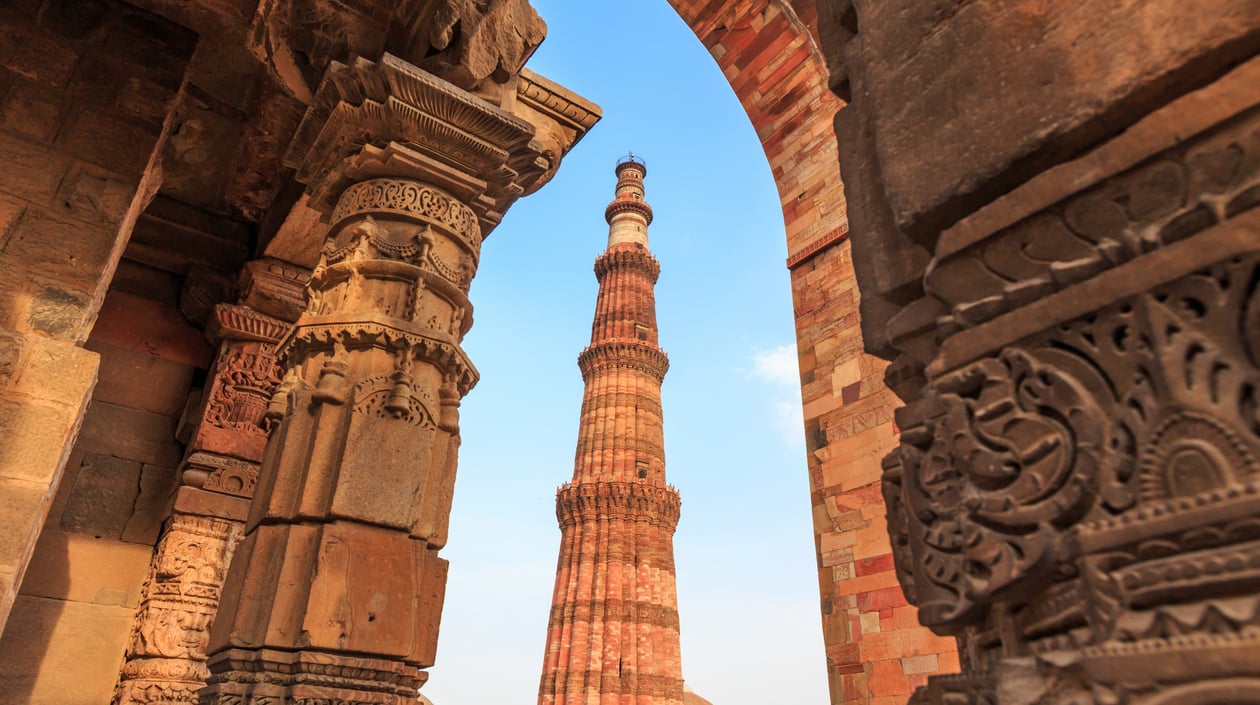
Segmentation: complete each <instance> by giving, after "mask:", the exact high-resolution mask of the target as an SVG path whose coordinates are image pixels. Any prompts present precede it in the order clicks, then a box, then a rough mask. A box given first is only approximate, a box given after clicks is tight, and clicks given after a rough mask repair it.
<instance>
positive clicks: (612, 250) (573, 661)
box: [538, 153, 683, 705]
mask: <svg viewBox="0 0 1260 705" xmlns="http://www.w3.org/2000/svg"><path fill="white" fill-rule="evenodd" d="M616 173H617V192H616V193H617V195H616V198H614V199H613V201H612V203H609V204H608V208H607V209H606V210H605V212H604V215H605V218H606V219H607V220H608V249H607V250H605V251H604V253H603V254H601V255H600V256H599V258H598V259H596V260H595V276H596V277H598V278H599V298H598V300H597V301H596V304H595V321H594V323H593V324H592V326H591V344H590V346H589V347H587V348H586V349H585V350H583V351H582V354H581V355H579V356H578V366H579V367H580V368H581V369H582V379H583V380H584V381H585V383H586V392H585V395H584V396H583V399H582V417H581V423H580V427H579V432H578V443H577V457H576V459H575V461H574V470H573V481H572V482H569V483H566V484H565V485H564V486H562V487H561V488H560V490H559V491H558V492H557V493H556V517H557V518H558V519H559V521H560V532H561V539H560V560H559V562H558V566H557V570H556V588H555V592H554V595H553V597H552V606H551V619H550V621H549V622H548V625H547V653H546V658H545V660H544V662H543V673H542V683H541V685H540V687H539V695H538V702H539V704H540V705H578V704H581V705H588V704H590V703H599V704H600V705H612V704H614V703H615V704H616V705H676V704H677V705H680V704H681V703H682V702H683V683H682V666H681V660H680V657H679V640H678V598H677V592H676V590H675V586H674V541H673V537H674V529H675V527H677V525H678V509H679V501H678V492H677V490H675V489H674V488H673V487H672V486H670V485H667V484H665V451H664V434H663V432H662V427H661V381H662V380H663V379H664V378H665V371H666V370H667V369H668V368H669V359H668V358H667V357H666V356H665V353H664V352H662V351H661V348H660V346H659V345H658V343H657V331H656V300H655V295H654V293H653V289H652V287H653V286H654V285H655V284H656V279H657V277H658V276H659V275H660V271H661V268H660V264H659V263H657V261H656V258H655V257H653V256H652V253H651V252H650V251H648V235H647V228H648V224H649V223H651V222H652V208H651V207H650V206H648V204H647V202H646V201H644V200H643V177H644V175H646V174H647V167H646V166H645V165H644V163H643V161H642V160H640V159H636V158H635V157H634V155H633V153H632V154H631V155H630V156H628V157H625V158H623V159H621V160H620V161H619V162H618V163H617V168H616Z"/></svg>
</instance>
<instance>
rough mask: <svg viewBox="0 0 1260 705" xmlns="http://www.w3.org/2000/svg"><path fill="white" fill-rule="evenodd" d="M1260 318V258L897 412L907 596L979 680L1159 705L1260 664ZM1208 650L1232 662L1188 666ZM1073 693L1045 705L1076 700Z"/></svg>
mask: <svg viewBox="0 0 1260 705" xmlns="http://www.w3.org/2000/svg"><path fill="white" fill-rule="evenodd" d="M1258 306H1260V255H1254V254H1253V255H1248V256H1239V257H1233V258H1231V259H1228V260H1226V261H1223V262H1220V263H1218V264H1216V265H1212V266H1210V267H1208V268H1206V269H1202V270H1199V271H1197V272H1193V273H1191V274H1189V275H1187V276H1184V277H1182V278H1180V279H1177V280H1175V281H1172V282H1170V283H1168V284H1165V285H1162V286H1158V287H1156V288H1154V289H1152V290H1150V291H1147V292H1143V293H1141V294H1138V295H1135V296H1130V297H1126V298H1123V299H1121V300H1119V301H1116V302H1114V303H1111V304H1109V305H1107V306H1105V307H1103V308H1101V309H1099V310H1097V311H1096V312H1094V313H1091V314H1089V315H1087V316H1085V317H1083V318H1079V319H1077V320H1074V321H1071V322H1069V323H1065V324H1063V325H1060V326H1057V327H1056V328H1053V329H1051V330H1049V331H1046V332H1044V333H1042V334H1039V335H1037V336H1034V337H1032V338H1029V339H1025V340H1022V341H1020V342H1019V343H1017V344H1015V345H1012V346H1008V347H1006V348H1005V349H1003V350H1002V351H1000V352H998V353H997V354H995V355H991V356H987V357H984V358H982V359H980V360H977V361H975V362H973V363H969V364H967V365H964V366H962V367H961V368H959V369H957V370H954V371H951V372H950V373H948V374H946V375H943V376H941V377H938V378H937V379H934V380H933V383H932V386H931V388H930V391H929V392H928V394H927V396H926V398H925V399H924V400H923V401H922V402H919V403H918V404H916V405H915V406H913V407H910V408H908V409H907V410H906V411H905V413H903V414H902V415H901V418H902V419H903V420H906V419H910V418H913V419H914V422H913V423H911V424H907V425H906V426H905V427H904V429H903V434H902V447H901V449H900V451H899V452H898V454H897V455H896V457H895V459H893V460H892V461H890V463H889V464H888V465H887V473H886V476H885V485H884V490H885V495H886V498H887V500H888V506H889V513H890V531H891V532H892V534H893V546H894V552H895V554H896V556H897V568H898V573H899V577H900V578H901V580H902V583H903V587H904V588H905V589H906V593H907V596H908V597H909V598H910V599H911V600H912V601H913V602H915V603H916V604H917V605H918V606H919V608H920V618H921V619H922V620H923V622H924V623H925V624H927V625H929V626H932V627H934V628H935V629H937V630H939V631H942V632H946V633H953V634H958V635H960V640H961V642H962V643H963V644H965V645H966V651H967V652H968V653H969V654H970V655H971V658H972V668H973V669H974V672H980V673H983V672H985V671H989V670H990V669H996V668H998V666H999V664H1001V663H1009V662H1010V659H1011V658H1018V657H1024V658H1036V659H1037V660H1038V662H1039V663H1040V664H1041V665H1040V666H1038V668H1040V669H1042V671H1045V672H1047V673H1049V674H1050V675H1044V676H1043V678H1045V679H1046V682H1054V683H1059V684H1060V685H1062V684H1066V683H1069V682H1070V681H1072V680H1073V679H1076V680H1078V681H1079V682H1080V683H1081V684H1083V685H1082V686H1081V687H1083V688H1085V690H1086V691H1089V692H1092V693H1094V695H1091V696H1090V697H1092V698H1095V700H1094V702H1107V703H1129V702H1132V703H1142V702H1146V698H1147V696H1151V697H1154V694H1155V693H1157V692H1158V691H1159V689H1160V688H1162V687H1166V686H1167V685H1169V684H1177V683H1187V682H1192V681H1195V680H1196V679H1207V680H1211V679H1213V678H1221V677H1225V676H1226V675H1230V674H1232V673H1233V672H1235V671H1233V670H1231V669H1233V668H1236V667H1234V666H1229V665H1228V663H1233V662H1236V661H1230V659H1233V658H1235V657H1232V656H1228V654H1231V653H1239V650H1246V649H1254V648H1256V647H1257V646H1260V641H1257V637H1256V635H1255V633H1254V629H1255V627H1256V626H1257V624H1258V623H1260V622H1258V617H1260V596H1258V595H1257V591H1256V587H1257V585H1260V520H1258V519H1256V518H1255V517H1256V513H1255V512H1256V510H1257V508H1260V466H1258V465H1257V462H1256V458H1257V457H1260V366H1258V363H1260V358H1258V357H1257V355H1256V347H1255V334H1254V330H1253V329H1254V324H1253V319H1254V317H1255V316H1256V311H1257V307H1258ZM1209 651H1210V652H1211V653H1212V654H1215V656H1213V658H1218V657H1219V655H1220V654H1226V656H1225V657H1223V658H1224V659H1225V661H1224V663H1225V664H1226V665H1221V666H1220V667H1217V666H1213V665H1211V662H1210V660H1199V658H1200V657H1195V656H1191V655H1189V654H1191V653H1202V654H1203V657H1202V658H1203V659H1206V658H1207V657H1206V654H1207V653H1208V652H1209ZM1253 653H1254V652H1253ZM1173 654H1182V655H1181V656H1178V657H1177V659H1178V660H1176V661H1175V662H1169V664H1168V665H1166V667H1163V668H1160V669H1154V668H1151V667H1149V666H1148V665H1146V664H1142V663H1140V660H1141V659H1144V658H1152V659H1159V660H1161V661H1163V660H1166V658H1167V659H1172V658H1173V656H1172V655H1173ZM1165 655H1168V656H1167V657H1166V658H1165ZM1056 669H1057V670H1056ZM1008 675H1009V674H1008ZM1000 680H1001V679H1000V678H999V680H998V681H995V682H1000ZM946 685H948V684H947V683H942V684H940V685H938V686H936V689H935V690H933V689H932V688H929V689H927V690H925V691H921V694H920V696H919V697H920V698H928V699H929V700H930V701H933V702H936V701H937V700H935V698H936V696H935V695H933V693H937V692H938V691H939V690H940V688H942V687H945V686H946ZM994 687H1000V686H998V685H995V686H994ZM1062 690H1063V693H1062V694H1060V695H1058V696H1056V698H1055V699H1053V700H1049V701H1047V702H1056V703H1068V702H1079V700H1073V698H1074V697H1077V696H1079V695H1080V692H1081V691H1079V689H1077V690H1074V689H1072V688H1067V687H1066V686H1065V687H1063V688H1062ZM1100 694H1101V695H1100ZM1098 698H1102V699H1098ZM941 702H944V701H941Z"/></svg>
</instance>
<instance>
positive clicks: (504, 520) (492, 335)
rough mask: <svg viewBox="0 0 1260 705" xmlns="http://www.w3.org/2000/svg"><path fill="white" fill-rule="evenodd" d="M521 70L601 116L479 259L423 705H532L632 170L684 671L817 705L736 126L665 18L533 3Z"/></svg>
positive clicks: (784, 427) (757, 187)
mask: <svg viewBox="0 0 1260 705" xmlns="http://www.w3.org/2000/svg"><path fill="white" fill-rule="evenodd" d="M534 6H535V7H536V8H537V9H538V12H539V13H540V14H541V15H542V16H543V18H544V19H545V20H546V21H547V23H548V26H549V32H548V38H547V40H546V42H544V43H543V46H542V47H541V48H540V49H539V50H538V53H537V54H535V56H534V58H533V59H532V60H531V61H530V63H529V66H530V68H531V69H533V70H534V71H537V72H538V73H540V74H542V75H544V76H546V77H548V78H550V79H552V80H554V81H556V82H558V83H560V84H562V85H564V86H567V87H568V88H570V89H573V90H575V91H577V92H578V93H580V94H581V95H583V96H585V97H587V98H589V99H591V100H594V101H595V102H596V103H598V104H600V106H602V108H603V111H604V118H603V120H602V121H601V122H600V123H599V124H598V125H596V126H595V128H594V129H593V130H592V131H591V133H590V134H589V135H588V136H587V137H586V138H585V139H584V140H583V141H582V142H581V143H580V144H579V145H578V146H577V148H575V149H574V151H573V152H572V153H570V154H569V156H568V157H567V158H566V160H565V163H564V165H563V167H562V168H561V169H560V172H559V174H558V175H557V176H556V178H555V179H554V180H553V181H552V182H551V183H550V184H549V185H547V186H546V187H544V188H543V190H542V191H540V192H539V193H537V194H535V195H533V196H530V197H529V198H526V199H524V200H522V201H520V202H519V203H517V204H516V205H515V206H514V207H513V208H512V210H511V211H510V212H509V213H508V215H507V217H506V218H505V220H504V223H503V225H501V226H500V227H499V228H498V229H497V230H495V231H494V232H493V233H492V234H491V236H490V237H489V239H488V240H487V241H486V244H485V248H484V250H483V254H482V260H481V266H480V269H479V271H478V274H477V278H476V280H475V282H474V283H473V287H472V292H471V293H472V300H473V304H474V306H475V312H474V321H475V322H474V325H473V328H472V332H471V333H469V335H468V337H467V338H466V340H465V347H466V349H467V351H468V353H469V355H470V356H471V357H472V359H473V361H474V363H475V364H476V365H477V366H478V368H479V369H480V371H481V375H482V379H481V382H480V384H478V386H477V387H476V388H475V389H474V390H473V391H472V393H471V394H470V395H469V396H468V397H467V398H466V399H465V401H464V405H463V414H462V429H463V447H462V449H461V451H460V470H459V479H458V482H457V485H456V491H455V505H454V511H453V514H452V518H451V540H450V543H449V544H448V546H447V548H446V549H445V551H444V552H443V555H444V556H446V557H447V558H448V559H450V561H451V573H450V581H449V583H448V586H447V598H446V610H445V612H444V616H443V619H442V635H441V639H440V641H439V648H438V663H437V665H436V666H435V667H434V668H432V669H431V671H430V673H431V677H430V681H429V684H428V685H427V686H425V689H424V692H425V694H426V695H428V696H429V697H430V698H431V699H433V701H434V702H435V703H436V704H437V705H482V704H485V703H502V704H515V703H520V704H521V705H531V704H532V703H534V702H536V699H537V688H538V677H539V673H540V670H541V666H542V657H543V646H544V641H545V637H546V622H547V614H548V610H549V608H550V605H551V590H552V581H553V579H554V576H555V566H556V555H557V551H558V549H559V540H560V533H559V529H558V528H557V526H556V519H555V504H554V502H555V489H556V487H557V486H558V485H559V484H560V483H562V482H564V481H565V480H567V479H569V478H570V477H571V476H572V472H573V454H574V446H575V443H576V438H577V430H578V428H577V423H578V412H579V408H580V406H581V399H582V379H581V376H580V375H579V373H578V368H577V362H576V360H577V354H578V353H579V352H580V351H581V350H582V348H583V347H584V346H585V345H586V344H587V343H588V342H589V338H590V326H591V317H592V314H593V311H594V306H595V294H596V286H597V283H596V281H595V276H594V274H593V272H592V270H591V267H592V263H593V261H594V259H595V257H596V255H598V254H599V253H600V252H601V251H602V250H603V248H604V246H605V244H606V238H607V233H608V229H607V225H606V223H605V222H604V219H603V212H604V206H605V204H607V203H608V201H609V200H611V199H612V196H613V186H614V184H615V177H614V175H613V171H612V169H613V166H614V164H615V162H616V160H617V159H618V158H619V157H621V156H623V155H624V154H625V153H626V152H627V151H628V150H634V152H635V154H636V155H639V156H641V157H643V158H644V159H645V160H646V161H647V164H648V175H647V179H646V181H645V184H646V192H647V195H646V198H647V200H648V202H649V203H651V204H652V207H653V209H654V211H655V215H656V219H655V221H654V222H653V224H652V226H651V228H650V238H651V243H650V246H651V249H652V250H653V252H654V253H655V254H656V256H657V258H658V259H659V260H660V261H661V268H662V274H661V279H660V281H659V283H658V284H657V289H656V294H657V312H658V317H659V326H660V337H661V345H662V347H664V348H665V350H666V352H667V353H668V354H669V356H670V361H671V369H670V372H669V375H668V376H667V377H666V378H665V385H664V388H663V392H662V393H663V402H664V414H665V451H666V472H667V476H668V478H669V480H670V481H671V482H672V483H673V484H674V485H675V486H677V487H678V489H679V492H680V493H681V494H682V501H683V508H682V520H681V523H680V525H679V528H678V533H677V534H676V536H675V555H676V559H677V565H678V591H679V603H680V604H679V609H680V613H681V625H682V642H683V643H682V646H683V654H682V655H683V674H684V676H685V677H686V679H687V681H688V683H689V684H690V685H691V686H692V688H693V689H694V690H695V691H696V692H697V693H699V694H701V695H703V696H705V697H706V698H708V699H710V700H712V701H713V702H714V703H715V705H753V704H754V703H756V704H757V705H764V703H767V702H775V703H801V704H804V703H819V704H821V703H825V702H827V683H826V669H825V660H824V656H823V648H822V633H821V627H820V624H819V611H818V588H817V572H816V569H815V558H814V546H813V534H812V529H811V527H810V523H809V518H810V501H809V486H808V479H807V475H806V470H805V450H804V441H803V433H802V430H801V421H800V396H799V394H800V393H799V388H798V382H797V380H796V356H795V349H794V347H793V343H794V333H793V328H792V304H791V291H790V282H789V277H788V271H787V269H786V268H785V267H784V259H785V258H786V256H787V250H786V245H785V242H784V235H783V220H782V215H781V212H780V210H779V205H778V196H777V194H776V192H775V189H774V182H773V179H772V177H771V175H770V170H769V167H768V166H767V165H766V161H765V157H764V155H763V153H762V152H761V148H760V145H759V144H758V142H757V140H756V136H755V134H754V132H753V129H752V126H751V125H750V124H749V122H748V118H747V117H746V116H745V115H744V113H743V111H742V109H741V108H740V106H739V103H738V101H737V100H736V99H735V96H734V94H733V93H732V91H731V89H730V87H729V85H728V84H727V83H726V81H725V80H724V79H723V77H722V75H721V72H720V71H719V70H718V68H717V66H716V64H715V63H714V62H713V60H712V59H711V58H710V57H709V55H708V53H707V52H706V51H705V49H704V47H703V46H701V44H700V43H699V41H698V40H697V39H696V38H695V36H694V35H693V34H692V33H691V32H690V30H689V29H688V28H687V27H686V26H685V25H684V24H683V22H682V21H681V20H680V19H679V18H678V16H677V15H676V14H674V12H673V10H672V9H670V7H669V5H668V3H666V2H664V0H656V1H655V2H644V1H636V2H623V3H575V2H572V1H571V0H570V1H562V0H534Z"/></svg>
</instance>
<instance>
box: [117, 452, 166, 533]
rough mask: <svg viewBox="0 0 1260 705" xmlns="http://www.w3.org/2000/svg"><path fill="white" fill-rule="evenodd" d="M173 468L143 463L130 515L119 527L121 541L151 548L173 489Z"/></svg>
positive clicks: (164, 518)
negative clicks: (138, 486) (120, 529)
mask: <svg viewBox="0 0 1260 705" xmlns="http://www.w3.org/2000/svg"><path fill="white" fill-rule="evenodd" d="M176 479H177V478H176V471H175V468H173V467H169V466H163V465H151V464H148V463H145V464H144V465H143V466H142V467H141V468H140V488H139V492H138V493H137V494H136V500H135V504H134V506H133V507H132V511H131V515H130V516H128V517H127V522H126V524H124V525H123V531H122V537H121V538H122V540H123V541H126V542H129V543H138V544H144V545H147V546H152V545H154V544H155V543H157V539H158V534H160V533H161V531H162V522H163V521H165V520H166V517H167V514H168V510H169V508H170V499H171V493H172V492H174V491H175V486H176Z"/></svg>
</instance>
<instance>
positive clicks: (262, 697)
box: [201, 649, 429, 705]
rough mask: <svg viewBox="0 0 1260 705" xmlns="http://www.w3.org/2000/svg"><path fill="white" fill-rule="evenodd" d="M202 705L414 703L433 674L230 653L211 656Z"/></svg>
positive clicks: (313, 656)
mask: <svg viewBox="0 0 1260 705" xmlns="http://www.w3.org/2000/svg"><path fill="white" fill-rule="evenodd" d="M209 666H210V672H211V674H212V675H211V676H210V678H209V679H208V680H207V682H206V687H205V689H204V690H202V691H201V705H279V704H280V703H293V704H294V705H411V704H414V703H416V702H418V701H419V690H420V686H421V685H424V682H425V680H427V679H428V677H429V674H427V673H425V672H423V671H421V670H420V669H419V668H417V667H415V666H411V665H408V664H405V663H399V662H397V661H390V660H385V659H374V658H366V657H357V656H350V655H346V654H328V653H323V652H316V651H296V652H295V651H276V650H274V649H259V650H253V649H228V650H226V651H221V652H219V653H217V654H215V655H214V656H211V657H210V661H209Z"/></svg>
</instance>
